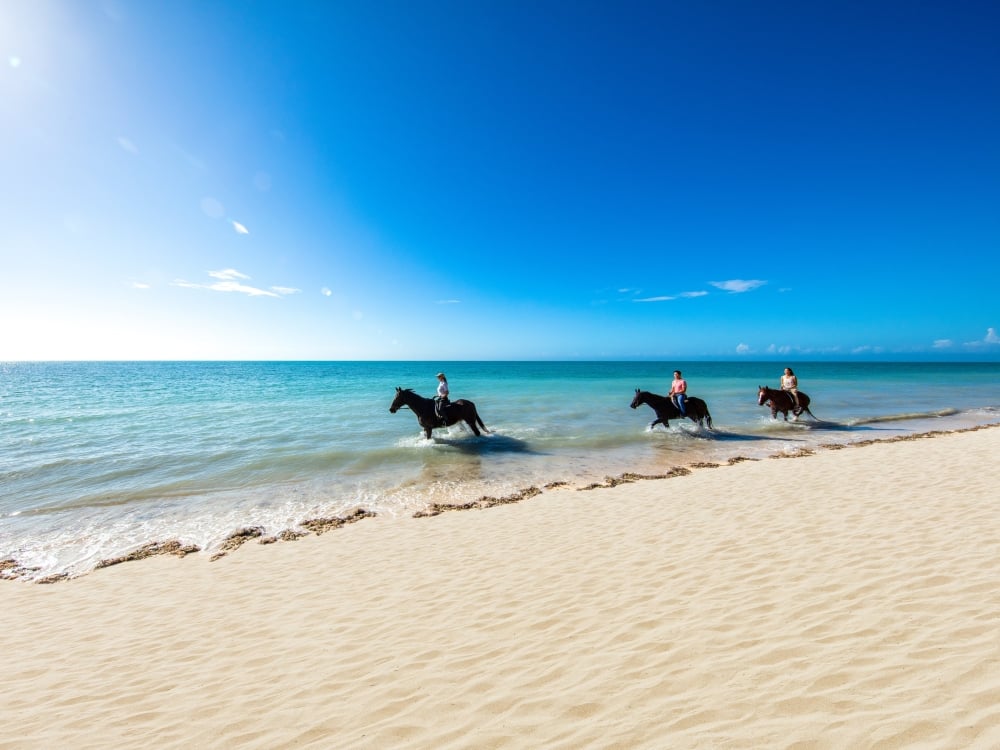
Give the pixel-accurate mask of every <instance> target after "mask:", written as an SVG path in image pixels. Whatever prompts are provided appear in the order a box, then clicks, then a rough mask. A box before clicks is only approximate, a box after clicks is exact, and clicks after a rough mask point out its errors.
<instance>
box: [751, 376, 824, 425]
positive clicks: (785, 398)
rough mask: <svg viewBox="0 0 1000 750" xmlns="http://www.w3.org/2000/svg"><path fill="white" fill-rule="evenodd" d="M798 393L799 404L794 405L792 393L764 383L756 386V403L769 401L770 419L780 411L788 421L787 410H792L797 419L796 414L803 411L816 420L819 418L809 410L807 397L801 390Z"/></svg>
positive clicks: (762, 403)
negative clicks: (769, 386)
mask: <svg viewBox="0 0 1000 750" xmlns="http://www.w3.org/2000/svg"><path fill="white" fill-rule="evenodd" d="M798 394H799V404H798V406H796V405H795V399H794V398H792V394H791V393H789V392H788V391H779V390H777V389H776V388H768V387H767V386H765V385H759V386H757V405H758V406H763V405H764V404H766V403H767V402H768V401H770V402H771V419H777V418H778V412H779V411H780V412H781V413H782V414H783V415H784V417H785V421H786V422H787V421H788V412H789V411H790V412H792V415H793V416H794V417H795V418H796V419H798V416H799V415H800V414H801V413H802V412H805V413H806V414H808V415H809V416H810V417H812V418H813V419H815V420H816V421H817V422H818V421H819V418H818V417H817V416H816V415H815V414H813V413H812V412H811V411H809V397H808V396H807V395H806V394H804V393H803V392H802V391H799V392H798Z"/></svg>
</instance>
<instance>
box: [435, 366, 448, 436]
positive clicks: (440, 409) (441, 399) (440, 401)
mask: <svg viewBox="0 0 1000 750" xmlns="http://www.w3.org/2000/svg"><path fill="white" fill-rule="evenodd" d="M437 379H438V387H437V396H435V397H434V414H436V415H437V418H438V420H439V421H440V422H441V423H442V424H444V410H445V408H446V407H447V406H448V404H449V403H450V402H449V401H448V378H447V377H445V374H444V373H443V372H439V373H438V374H437Z"/></svg>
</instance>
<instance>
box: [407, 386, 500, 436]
mask: <svg viewBox="0 0 1000 750" xmlns="http://www.w3.org/2000/svg"><path fill="white" fill-rule="evenodd" d="M403 406H408V407H409V408H410V410H411V411H412V412H413V413H414V414H416V415H417V422H419V423H420V426H421V427H422V428H423V430H424V434H425V435H426V436H427V439H428V440H430V439H431V430H433V429H436V428H438V427H451V426H452V425H453V424H455V423H456V422H465V423H466V424H467V425H469V428H470V429H471V430H472V431H473V432H474V433H475V434H476V435H479V428H480V427H482V428H483V432H487V433H488V432H489V430H487V429H486V425H484V424H483V420H481V419H480V418H479V412H477V411H476V405H475V404H474V403H472V402H471V401H466V400H465V399H464V398H460V399H458V400H457V401H449V402H448V403H447V404H444V405H443V409H442V411H443V417H439V416H438V415H437V411H436V410H435V409H434V407H435V403H434V399H432V398H424V397H423V396H420V395H418V394H416V393H414V392H413V389H412V388H397V389H396V398H394V399H393V400H392V406H390V407H389V413H390V414H395V413H396V412H397V411H399V409H400V408H401V407H403ZM477 425H478V427H477Z"/></svg>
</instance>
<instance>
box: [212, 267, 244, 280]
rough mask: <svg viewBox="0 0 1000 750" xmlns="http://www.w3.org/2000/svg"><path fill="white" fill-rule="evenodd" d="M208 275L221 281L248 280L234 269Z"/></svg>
mask: <svg viewBox="0 0 1000 750" xmlns="http://www.w3.org/2000/svg"><path fill="white" fill-rule="evenodd" d="M208 275H209V276H211V277H212V278H213V279H221V280H223V281H229V280H232V279H243V280H244V281H245V280H247V279H249V278H250V277H249V276H247V275H246V274H245V273H240V272H239V271H237V270H236V269H235V268H223V269H222V270H221V271H209V272H208Z"/></svg>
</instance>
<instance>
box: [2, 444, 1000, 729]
mask: <svg viewBox="0 0 1000 750" xmlns="http://www.w3.org/2000/svg"><path fill="white" fill-rule="evenodd" d="M926 438H927V439H918V438H910V439H905V438H904V439H891V440H885V441H874V442H873V444H870V445H867V446H864V450H855V451H851V450H831V451H819V452H816V453H814V454H812V455H811V456H809V460H803V461H771V460H758V461H742V462H737V463H734V464H732V465H730V466H726V467H722V468H724V469H725V470H724V471H701V470H696V471H692V472H690V473H688V474H682V475H678V476H675V477H672V478H671V481H669V482H660V481H632V482H626V483H624V484H618V485H617V486H607V487H599V488H595V489H592V490H590V491H586V492H582V491H565V489H563V490H557V491H552V492H548V493H543V494H542V495H541V496H536V497H534V498H532V501H531V502H513V503H508V504H502V505H498V506H496V507H492V508H490V512H489V513H460V512H447V513H442V514H440V515H439V516H437V517H435V518H434V519H433V520H431V519H423V520H414V519H406V522H398V523H397V522H393V523H379V521H378V519H372V520H366V522H365V523H358V524H353V525H351V528H350V529H348V530H345V529H341V531H342V532H347V533H342V534H338V535H337V536H336V543H332V544H331V543H329V540H327V539H320V538H318V537H317V535H316V534H311V535H310V536H307V537H303V538H301V539H299V540H298V543H297V544H275V545H265V546H261V545H256V544H247V545H243V546H242V547H241V548H240V550H239V552H238V554H233V555H229V556H227V557H225V558H223V559H221V560H219V561H217V562H215V563H210V562H209V560H208V558H207V556H198V555H195V556H189V557H190V558H191V559H184V560H183V561H181V560H178V559H175V558H173V557H170V556H158V557H154V558H151V559H148V560H146V561H144V563H143V564H142V565H115V566H112V567H109V568H107V569H105V570H101V571H99V572H98V573H97V574H95V575H86V576H81V577H80V578H78V579H75V580H74V581H72V582H70V583H67V584H64V585H61V586H18V585H12V584H8V585H0V603H2V605H3V606H2V607H0V629H2V632H4V633H6V634H7V635H8V639H9V641H11V642H12V643H16V644H17V647H15V648H11V649H9V650H8V652H7V653H5V669H4V670H2V671H0V690H3V693H4V695H5V696H7V698H6V699H5V705H4V712H3V713H2V714H0V747H4V748H6V747H11V748H19V747H39V746H46V747H51V746H59V745H65V744H71V745H72V746H74V747H80V748H89V747H94V748H96V747H105V746H108V745H114V746H116V747H128V748H131V747H135V748H139V747H148V746H149V745H150V744H151V743H153V742H156V743H157V744H158V745H159V746H163V747H182V746H190V745H191V744H196V745H205V746H212V747H254V748H257V747H259V748H264V747H291V746H295V747H316V748H321V747H322V748H327V747H343V748H383V747H393V748H435V749H436V748H468V747H501V748H506V747H509V748H518V747H524V746H537V747H541V746H544V747H556V748H578V747H629V748H650V749H652V748H659V747H664V746H670V747H692V748H693V747H718V746H726V747H789V748H791V747H804V746H808V747H876V746H877V747H879V748H894V747H900V748H902V747H912V746H914V745H920V746H924V747H963V748H964V747H971V748H987V747H995V746H996V745H997V744H998V743H1000V646H998V644H1000V593H998V592H1000V570H998V566H997V565H996V560H997V559H1000V541H998V540H1000V504H998V503H997V501H996V499H995V488H996V486H998V482H1000V466H998V464H997V462H996V460H995V457H996V455H998V450H1000V430H997V429H992V426H990V427H985V428H975V429H969V430H964V431H962V432H949V433H941V434H934V435H927V436H926ZM848 447H850V446H848ZM543 500H544V502H543ZM400 520H402V519H400Z"/></svg>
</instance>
